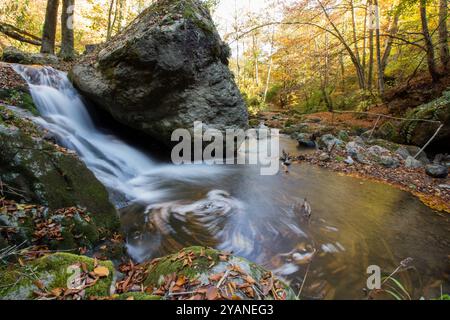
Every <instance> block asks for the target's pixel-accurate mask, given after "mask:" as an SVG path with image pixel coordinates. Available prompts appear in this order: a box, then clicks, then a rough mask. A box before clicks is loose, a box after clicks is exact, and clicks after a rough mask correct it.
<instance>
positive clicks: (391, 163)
mask: <svg viewBox="0 0 450 320" xmlns="http://www.w3.org/2000/svg"><path fill="white" fill-rule="evenodd" d="M380 164H382V165H383V166H384V167H386V168H397V167H398V166H399V161H398V160H397V159H396V158H394V157H391V156H381V157H380Z"/></svg>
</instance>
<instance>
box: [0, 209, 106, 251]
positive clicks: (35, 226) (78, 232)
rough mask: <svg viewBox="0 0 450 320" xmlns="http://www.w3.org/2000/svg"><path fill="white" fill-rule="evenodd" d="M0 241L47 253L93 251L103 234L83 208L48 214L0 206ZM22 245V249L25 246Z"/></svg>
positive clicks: (4, 245)
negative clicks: (41, 248)
mask: <svg viewBox="0 0 450 320" xmlns="http://www.w3.org/2000/svg"><path fill="white" fill-rule="evenodd" d="M0 226H1V227H2V229H1V230H0V231H1V232H0V239H2V240H3V242H4V244H3V246H2V245H1V244H0V248H1V247H6V246H12V245H22V246H31V245H38V246H45V247H48V248H49V249H51V250H72V252H77V250H78V249H79V248H83V250H84V248H85V249H93V248H94V246H95V245H97V244H99V243H100V242H101V241H100V238H101V237H102V236H104V235H105V233H107V232H105V230H103V229H102V228H99V227H97V226H96V225H95V223H94V219H93V217H92V214H91V213H90V212H87V211H86V210H84V209H83V208H76V207H71V208H63V209H59V210H49V209H48V208H46V207H43V206H38V205H30V204H19V203H16V202H15V201H8V200H2V201H1V202H0ZM25 244H26V245H25Z"/></svg>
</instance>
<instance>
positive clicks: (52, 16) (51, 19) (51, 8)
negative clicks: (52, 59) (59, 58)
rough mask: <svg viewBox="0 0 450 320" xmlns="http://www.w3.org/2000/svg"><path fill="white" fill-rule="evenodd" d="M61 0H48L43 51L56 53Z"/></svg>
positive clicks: (43, 33) (43, 34)
mask: <svg viewBox="0 0 450 320" xmlns="http://www.w3.org/2000/svg"><path fill="white" fill-rule="evenodd" d="M58 7H59V0H47V10H46V11H45V21H44V29H43V32H42V46H41V53H50V54H54V53H55V37H56V24H57V22H58Z"/></svg>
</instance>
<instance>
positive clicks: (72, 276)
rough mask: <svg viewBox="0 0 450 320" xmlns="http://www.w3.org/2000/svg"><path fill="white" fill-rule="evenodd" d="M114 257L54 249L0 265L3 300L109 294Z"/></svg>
mask: <svg viewBox="0 0 450 320" xmlns="http://www.w3.org/2000/svg"><path fill="white" fill-rule="evenodd" d="M113 280H114V266H113V264H112V262H111V261H97V260H96V259H91V258H88V257H86V256H77V255H73V254H69V253H55V254H51V255H47V256H44V257H42V258H39V259H36V260H33V261H30V262H26V263H23V262H22V263H18V264H16V265H10V266H4V265H0V283H1V284H2V286H1V287H0V300H34V299H42V300H56V299H57V300H80V299H89V298H99V297H108V296H110V291H111V286H112V284H113Z"/></svg>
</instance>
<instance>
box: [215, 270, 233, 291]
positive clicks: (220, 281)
mask: <svg viewBox="0 0 450 320" xmlns="http://www.w3.org/2000/svg"><path fill="white" fill-rule="evenodd" d="M229 273H230V270H229V269H228V270H227V271H225V274H224V275H223V276H222V278H221V279H220V280H219V283H217V286H216V288H217V289H219V288H220V286H221V285H222V282H224V281H225V279H226V278H227V277H228V274H229Z"/></svg>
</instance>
